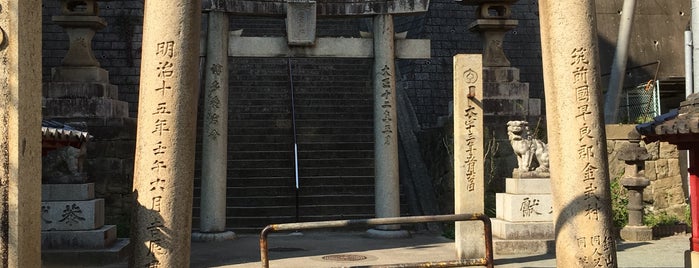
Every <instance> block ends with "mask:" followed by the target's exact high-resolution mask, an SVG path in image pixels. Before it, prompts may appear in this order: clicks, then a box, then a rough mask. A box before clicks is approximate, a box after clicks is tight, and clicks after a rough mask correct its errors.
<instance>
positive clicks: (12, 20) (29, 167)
mask: <svg viewBox="0 0 699 268" xmlns="http://www.w3.org/2000/svg"><path fill="white" fill-rule="evenodd" d="M0 7H1V8H2V9H1V10H2V12H0V29H2V38H0V59H2V61H1V62H2V68H0V88H2V90H1V94H0V107H1V108H0V124H2V126H3V128H2V131H0V158H2V161H0V162H1V163H3V165H2V168H0V184H1V185H2V187H0V205H2V206H0V207H1V209H0V218H1V219H2V222H0V230H2V231H0V266H2V267H41V260H40V259H39V258H38V257H37V256H39V255H40V250H41V240H40V239H41V236H40V231H41V221H39V220H38V219H39V218H40V214H39V213H40V211H41V205H40V202H41V195H40V194H39V193H40V192H41V132H40V131H39V129H40V128H41V62H42V61H41V60H42V59H41V1H36V0H1V1H0Z"/></svg>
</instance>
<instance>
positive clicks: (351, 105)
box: [230, 96, 373, 111]
mask: <svg viewBox="0 0 699 268" xmlns="http://www.w3.org/2000/svg"><path fill="white" fill-rule="evenodd" d="M294 104H295V105H296V107H304V108H310V107H318V106H321V107H333V108H332V109H331V110H341V111H344V110H356V109H360V108H369V107H372V105H373V103H372V99H370V98H366V97H360V98H341V97H337V98H332V99H329V98H323V99H321V98H299V97H295V98H294ZM263 105H264V106H279V107H286V106H291V99H290V97H289V96H287V97H286V98H245V99H234V100H232V101H231V102H230V106H231V107H233V109H236V107H240V106H243V107H244V106H263Z"/></svg>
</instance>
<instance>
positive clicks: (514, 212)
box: [491, 178, 555, 255]
mask: <svg viewBox="0 0 699 268" xmlns="http://www.w3.org/2000/svg"><path fill="white" fill-rule="evenodd" d="M505 183H506V189H505V193H498V194H496V195H495V208H496V214H497V218H495V219H492V220H491V221H492V224H493V247H494V250H495V253H497V254H501V255H507V254H544V253H550V252H552V251H553V250H554V248H553V245H554V244H553V240H554V238H555V236H554V228H553V217H552V216H553V198H552V196H551V180H550V179H549V178H507V179H506V180H505Z"/></svg>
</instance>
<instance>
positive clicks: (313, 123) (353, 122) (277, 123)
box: [229, 116, 374, 129]
mask: <svg viewBox="0 0 699 268" xmlns="http://www.w3.org/2000/svg"><path fill="white" fill-rule="evenodd" d="M229 123H234V124H235V127H236V128H240V129H246V128H249V127H252V128H254V127H268V128H291V127H292V122H291V116H289V118H286V119H274V120H235V121H231V122H229ZM373 124H374V123H373V122H372V121H371V120H368V119H341V118H323V119H312V120H307V119H306V120H296V126H297V127H333V126H366V127H372V126H373Z"/></svg>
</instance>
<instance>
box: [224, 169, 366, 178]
mask: <svg viewBox="0 0 699 268" xmlns="http://www.w3.org/2000/svg"><path fill="white" fill-rule="evenodd" d="M302 171H303V176H309V177H317V176H343V175H353V176H373V175H374V168H373V167H335V168H330V169H328V168H304V169H303V170H302ZM229 176H231V177H233V178H245V177H294V176H295V174H294V169H293V168H292V167H289V168H267V169H258V168H234V169H232V170H229Z"/></svg>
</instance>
